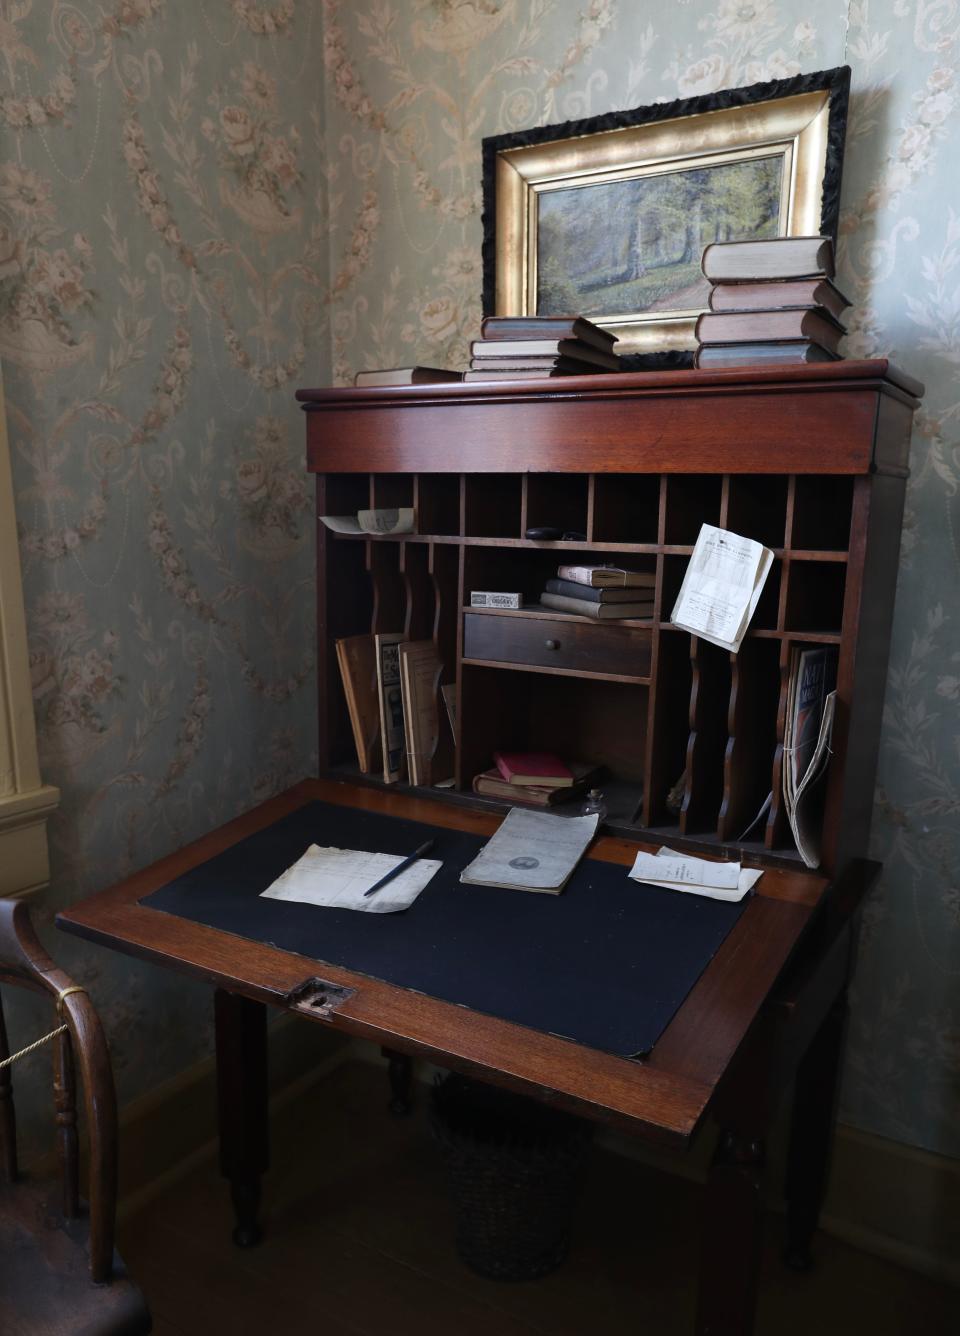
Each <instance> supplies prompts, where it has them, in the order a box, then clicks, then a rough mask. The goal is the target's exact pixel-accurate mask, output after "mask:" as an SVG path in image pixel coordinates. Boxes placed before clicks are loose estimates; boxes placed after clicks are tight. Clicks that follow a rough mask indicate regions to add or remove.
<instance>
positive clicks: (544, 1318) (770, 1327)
mask: <svg viewBox="0 0 960 1336" xmlns="http://www.w3.org/2000/svg"><path fill="white" fill-rule="evenodd" d="M424 1103H425V1099H424V1098H422V1097H421V1099H420V1105H421V1108H420V1109H419V1110H418V1113H417V1114H416V1115H414V1116H413V1117H411V1118H408V1119H396V1118H393V1117H391V1115H390V1114H389V1113H388V1112H387V1111H386V1080H385V1077H384V1076H383V1075H382V1074H381V1073H380V1072H378V1071H376V1070H374V1069H373V1068H368V1067H364V1066H361V1065H355V1066H351V1067H346V1068H343V1069H341V1070H339V1071H338V1072H336V1073H335V1074H334V1075H333V1076H331V1077H330V1078H329V1080H328V1081H326V1082H325V1083H324V1084H323V1085H322V1086H320V1087H315V1088H314V1090H313V1092H312V1093H310V1094H308V1095H307V1096H305V1097H303V1098H301V1099H300V1100H299V1101H298V1102H297V1103H295V1104H292V1105H290V1106H289V1107H288V1108H287V1109H286V1110H285V1111H284V1113H283V1114H282V1115H281V1116H280V1117H278V1118H277V1119H276V1120H275V1123H274V1137H273V1168H272V1169H271V1172H270V1174H269V1176H268V1177H267V1180H266V1192H265V1212H264V1219H265V1225H266V1231H267V1233H266V1238H265V1240H264V1242H263V1243H262V1244H261V1245H260V1247H258V1248H255V1249H251V1250H248V1251H241V1250H238V1249H236V1248H234V1247H233V1245H232V1243H231V1242H230V1228H231V1218H230V1212H229V1209H228V1203H227V1192H226V1187H225V1185H224V1184H223V1182H222V1181H221V1180H220V1178H219V1177H218V1175H217V1170H216V1166H215V1165H213V1164H209V1165H205V1166H203V1167H202V1168H200V1169H198V1170H197V1171H195V1172H194V1173H192V1174H191V1175H190V1176H189V1177H188V1178H185V1179H183V1180H181V1181H180V1182H179V1183H177V1184H176V1185H175V1186H173V1187H172V1188H170V1189H169V1190H168V1191H167V1192H166V1194H165V1195H163V1196H162V1197H160V1198H159V1199H157V1200H155V1201H154V1202H152V1203H151V1204H150V1205H149V1206H148V1207H146V1208H145V1209H144V1210H143V1211H142V1212H140V1214H139V1215H138V1216H136V1217H135V1218H133V1219H132V1220H130V1221H128V1222H127V1224H126V1225H125V1226H124V1228H123V1230H122V1233H121V1238H120V1240H119V1242H120V1249H121V1252H122V1253H123V1256H124V1258H125V1260H126V1262H127V1265H128V1266H129V1268H130V1271H131V1272H132V1274H133V1276H134V1277H135V1278H136V1279H137V1281H138V1282H139V1283H140V1285H141V1286H142V1288H143V1290H144V1292H145V1293H146V1296H147V1299H148V1301H149V1303H150V1306H151V1308H152V1310H153V1314H154V1324H155V1325H154V1331H155V1332H156V1333H157V1336H221V1333H227V1332H229V1333H230V1334H231V1336H254V1333H256V1336H267V1334H269V1336H274V1333H285V1332H299V1331H304V1332H310V1331H313V1332H322V1333H323V1336H407V1333H410V1334H411V1336H413V1334H416V1336H491V1333H495V1336H532V1334H534V1333H536V1334H537V1336H627V1334H628V1333H629V1336H673V1333H678V1334H680V1333H682V1334H683V1336H686V1333H688V1332H690V1330H691V1327H692V1321H693V1309H694V1274H695V1264H696V1256H697V1248H698V1242H699V1229H698V1205H699V1197H700V1189H699V1188H698V1187H696V1186H695V1185H693V1184H689V1183H685V1182H683V1181H682V1180H679V1179H676V1178H673V1177H667V1176H666V1175H662V1174H659V1173H656V1172H653V1171H651V1170H649V1169H646V1168H644V1167H642V1166H640V1165H637V1164H634V1163H631V1162H626V1161H624V1160H622V1159H620V1158H617V1157H614V1156H611V1155H608V1154H605V1153H601V1152H595V1153H594V1157H593V1159H592V1161H591V1166H590V1170H589V1174H588V1182H587V1187H586V1191H585V1195H584V1201H583V1205H582V1209H581V1211H580V1213H579V1216H578V1218H577V1221H576V1225H575V1228H574V1232H573V1235H572V1240H571V1249H570V1256H569V1258H568V1260H567V1262H566V1264H565V1265H564V1267H563V1268H562V1269H561V1270H560V1271H558V1272H556V1273H555V1274H554V1275H552V1276H549V1277H547V1278H545V1279H543V1280H539V1281H535V1282H527V1283H512V1284H509V1283H497V1282H494V1281H486V1280H482V1279H481V1278H480V1277H478V1276H475V1275H474V1274H473V1273H472V1272H470V1271H468V1270H467V1269H466V1268H465V1267H464V1266H463V1265H462V1264H461V1263H460V1261H459V1259H458V1258H457V1255H456V1252H455V1250H454V1246H453V1240H452V1228H451V1217H450V1208H449V1204H448V1201H447V1197H446V1194H445V1185H444V1181H443V1177H442V1173H441V1168H440V1165H439V1163H438V1159H437V1154H436V1150H435V1148H434V1146H433V1144H432V1143H431V1141H430V1137H429V1132H428V1130H427V1127H426V1123H425V1120H424V1118H423V1110H422V1105H423V1104H424ZM770 1226H771V1227H770V1230H769V1233H770V1235H771V1236H772V1237H771V1239H770V1245H769V1247H768V1249H767V1255H766V1261H765V1275H764V1284H763V1294H762V1299H761V1304H760V1315H759V1320H758V1324H757V1332H758V1336H811V1333H815V1336H860V1334H861V1333H863V1336H867V1334H868V1333H869V1336H907V1334H908V1333H909V1336H921V1334H922V1336H941V1333H942V1334H943V1336H947V1333H950V1336H954V1333H955V1332H956V1331H957V1330H958V1324H957V1315H958V1310H960V1297H958V1295H957V1292H956V1291H955V1290H951V1289H949V1288H947V1287H944V1286H940V1285H937V1284H935V1283H934V1282H931V1281H927V1280H924V1279H923V1278H921V1277H919V1276H917V1275H915V1274H914V1273H912V1272H909V1271H905V1270H902V1269H901V1268H899V1267H897V1266H894V1265H893V1264H891V1263H887V1262H882V1261H880V1260H878V1259H876V1258H874V1257H870V1256H868V1255H867V1254H865V1253H860V1252H858V1251H856V1250H855V1249H853V1248H850V1247H847V1246H845V1245H844V1244H842V1243H839V1242H837V1241H835V1240H832V1239H829V1238H826V1237H822V1238H820V1240H819V1246H818V1248H817V1258H818V1265H817V1268H816V1270H815V1271H814V1272H813V1273H812V1274H810V1275H807V1276H799V1275H796V1274H794V1273H792V1272H789V1271H786V1270H785V1269H784V1268H783V1267H782V1266H781V1265H780V1262H779V1260H778V1258H777V1251H776V1235H777V1233H778V1229H777V1226H778V1221H777V1220H776V1219H772V1220H771V1222H770Z"/></svg>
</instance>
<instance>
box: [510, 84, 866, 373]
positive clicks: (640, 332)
mask: <svg viewBox="0 0 960 1336" xmlns="http://www.w3.org/2000/svg"><path fill="white" fill-rule="evenodd" d="M849 76H850V72H849V69H847V68H846V67H843V68H841V69H836V70H827V71H824V72H822V73H819V74H812V75H801V76H798V77H796V78H794V79H782V80H777V81H776V82H775V83H768V84H756V85H754V86H753V87H751V88H739V89H732V90H729V91H728V92H725V93H716V94H712V95H710V96H708V97H701V98H689V99H686V100H684V101H682V102H674V103H667V104H662V105H657V106H654V107H645V108H640V109H638V110H636V111H631V112H618V113H612V114H611V115H609V116H601V117H594V118H592V119H590V120H586V121H580V122H571V123H569V124H567V125H563V126H546V127H540V128H538V129H535V130H529V131H523V132H520V133H518V134H509V135H500V136H496V137H494V138H491V139H486V140H484V205H485V208H484V312H485V314H495V315H544V316H546V315H571V314H578V315H586V316H589V317H590V318H591V319H593V320H595V321H596V323H597V324H600V325H603V326H604V327H605V328H608V329H610V330H611V332H613V333H615V334H616V335H617V336H618V338H619V343H618V345H617V347H618V351H620V352H622V353H624V354H627V355H630V354H633V355H635V356H636V355H640V356H643V357H645V358H646V359H649V358H650V357H651V356H657V355H662V354H664V353H668V354H669V353H679V352H682V351H683V350H685V349H692V348H693V347H695V343H696V341H695V338H694V332H693V331H694V326H695V324H696V319H697V316H698V315H699V313H700V312H701V311H703V310H704V309H705V307H706V304H707V295H708V292H709V285H708V284H707V282H706V280H705V279H704V278H703V275H702V273H701V271H700V257H701V255H702V253H703V248H704V247H705V246H706V245H708V244H709V243H710V242H712V241H734V240H752V239H758V238H765V237H777V236H818V235H823V236H835V234H836V226H837V210H838V203H839V196H840V174H841V166H842V160H843V141H844V135H845V131H846V112H847V97H848V90H849Z"/></svg>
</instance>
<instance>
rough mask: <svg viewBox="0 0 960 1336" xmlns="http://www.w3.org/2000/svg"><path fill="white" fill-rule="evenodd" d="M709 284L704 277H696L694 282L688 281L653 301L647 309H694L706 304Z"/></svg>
mask: <svg viewBox="0 0 960 1336" xmlns="http://www.w3.org/2000/svg"><path fill="white" fill-rule="evenodd" d="M709 290H710V285H709V284H708V283H707V280H706V279H705V278H700V279H697V281H696V282H695V283H688V284H687V286H686V287H684V288H677V290H676V291H675V292H671V293H670V294H669V296H667V297H661V298H660V299H659V300H658V301H655V302H654V303H653V305H652V306H648V307H647V310H648V311H695V310H699V309H700V308H701V307H705V306H706V304H707V293H708V292H709Z"/></svg>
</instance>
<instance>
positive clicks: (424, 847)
mask: <svg viewBox="0 0 960 1336" xmlns="http://www.w3.org/2000/svg"><path fill="white" fill-rule="evenodd" d="M432 848H433V840H424V842H423V844H421V846H420V848H419V849H414V851H413V853H412V854H411V855H410V857H409V858H405V859H404V860H403V862H402V863H398V864H397V866H396V867H394V868H391V869H390V871H389V872H388V873H387V875H386V876H385V877H381V878H380V880H379V881H377V882H374V884H373V885H372V886H371V887H370V889H369V891H364V893H363V898H364V899H366V898H367V896H368V895H373V893H374V892H375V891H379V890H381V889H382V888H383V887H384V886H386V884H387V882H388V881H393V879H394V877H399V875H400V873H401V872H405V871H406V870H407V868H408V867H409V866H410V864H411V863H415V862H416V861H417V859H418V858H422V857H423V855H424V854H427V853H429V852H430V850H431V849H432Z"/></svg>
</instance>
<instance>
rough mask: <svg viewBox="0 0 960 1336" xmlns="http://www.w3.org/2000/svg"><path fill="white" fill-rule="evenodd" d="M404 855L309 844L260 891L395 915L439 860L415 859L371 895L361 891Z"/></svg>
mask: <svg viewBox="0 0 960 1336" xmlns="http://www.w3.org/2000/svg"><path fill="white" fill-rule="evenodd" d="M405 857H406V855H405V854H370V853H364V852H362V850H360V849H332V848H331V849H325V848H321V847H320V845H318V844H311V845H310V847H309V849H308V850H307V852H306V853H305V854H304V855H303V857H302V858H298V859H297V861H296V862H295V863H294V864H293V866H292V867H288V868H287V870H286V872H283V873H281V875H280V876H279V877H278V878H277V880H276V881H275V882H274V883H273V884H272V885H271V886H268V887H267V889H266V890H265V891H262V892H261V895H262V896H263V897H264V898H265V899H267V900H299V901H301V902H302V903H303V904H307V905H320V906H321V907H323V908H326V909H359V910H361V911H362V912H363V913H365V914H394V913H396V912H397V910H400V909H409V907H410V906H411V905H412V904H413V902H414V900H416V898H417V896H418V895H419V894H420V892H421V891H422V890H423V888H424V887H425V886H426V885H427V884H428V882H429V881H430V880H431V878H432V877H433V876H434V874H435V873H436V871H437V869H438V868H441V867H443V862H442V860H440V859H437V858H418V859H417V861H416V862H415V863H411V864H410V866H409V867H408V868H405V869H404V871H403V872H399V873H397V875H396V876H395V877H394V878H393V880H392V881H388V882H387V884H386V886H384V887H383V888H382V889H381V890H379V891H377V892H376V894H374V895H371V896H370V898H369V899H366V898H365V897H364V892H365V891H369V889H370V887H371V886H375V885H376V883H377V882H378V881H379V880H380V878H381V877H385V876H386V875H387V873H388V872H389V871H390V870H391V869H392V868H395V867H396V866H397V864H398V863H402V862H403V860H404V858H405Z"/></svg>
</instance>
